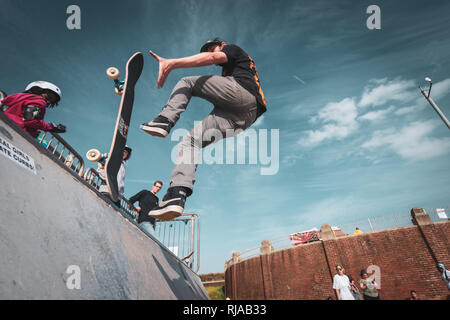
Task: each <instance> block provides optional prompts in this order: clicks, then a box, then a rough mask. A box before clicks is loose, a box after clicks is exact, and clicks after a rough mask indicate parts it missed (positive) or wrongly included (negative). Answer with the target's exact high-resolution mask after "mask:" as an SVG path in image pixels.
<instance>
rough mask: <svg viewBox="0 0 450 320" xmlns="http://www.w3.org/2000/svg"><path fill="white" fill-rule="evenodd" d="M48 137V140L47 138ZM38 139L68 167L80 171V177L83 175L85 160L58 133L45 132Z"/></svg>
mask: <svg viewBox="0 0 450 320" xmlns="http://www.w3.org/2000/svg"><path fill="white" fill-rule="evenodd" d="M46 138H47V139H48V140H46ZM37 141H38V142H39V143H40V144H41V145H42V146H43V147H44V148H45V149H47V150H48V151H50V152H51V153H53V154H54V155H55V156H56V158H57V159H59V160H60V161H61V162H63V163H64V164H65V165H66V166H67V167H69V168H70V169H72V170H73V171H75V172H76V173H78V175H79V176H80V177H83V170H84V160H83V158H82V157H81V156H80V155H79V154H78V152H76V151H75V149H73V148H72V146H71V145H70V144H69V143H67V142H66V141H65V140H64V139H63V138H61V137H60V136H59V135H58V134H57V133H50V132H48V131H47V132H44V133H41V134H40V135H39V136H38V137H37Z"/></svg>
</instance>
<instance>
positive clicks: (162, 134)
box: [140, 125, 169, 138]
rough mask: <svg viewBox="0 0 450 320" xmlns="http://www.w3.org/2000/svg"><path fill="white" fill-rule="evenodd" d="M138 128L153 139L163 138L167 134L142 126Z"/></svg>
mask: <svg viewBox="0 0 450 320" xmlns="http://www.w3.org/2000/svg"><path fill="white" fill-rule="evenodd" d="M140 128H141V129H142V130H144V131H145V132H147V133H148V134H150V135H152V136H155V137H161V138H165V137H167V135H168V134H169V133H168V132H167V131H166V130H164V129H161V128H155V127H149V126H144V125H141V126H140Z"/></svg>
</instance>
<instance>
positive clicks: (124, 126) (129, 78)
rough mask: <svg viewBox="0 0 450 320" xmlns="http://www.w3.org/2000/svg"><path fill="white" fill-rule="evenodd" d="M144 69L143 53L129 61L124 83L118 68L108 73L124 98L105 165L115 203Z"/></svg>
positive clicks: (107, 180) (110, 191) (109, 69)
mask: <svg viewBox="0 0 450 320" xmlns="http://www.w3.org/2000/svg"><path fill="white" fill-rule="evenodd" d="M143 67H144V56H143V55H142V53H141V52H136V53H135V54H133V55H132V56H131V57H130V59H128V62H127V65H126V73H125V80H124V81H120V80H118V79H119V76H120V73H119V70H118V69H117V68H114V67H111V68H108V69H107V71H106V74H107V75H108V77H109V78H110V79H113V80H114V89H115V91H116V93H117V94H118V95H120V96H121V97H122V98H121V100H120V106H119V112H118V114H117V120H116V126H115V129H114V135H113V139H112V143H111V149H110V151H109V153H108V154H109V156H108V158H107V159H106V163H105V180H106V184H107V186H108V191H109V194H110V196H111V199H112V200H113V201H118V200H119V188H118V185H117V173H118V172H119V169H120V165H121V164H122V159H123V150H124V148H125V145H126V142H127V136H128V126H129V125H130V120H131V112H132V111H133V102H134V86H135V85H136V82H137V81H138V79H139V77H140V76H141V73H142V68H143Z"/></svg>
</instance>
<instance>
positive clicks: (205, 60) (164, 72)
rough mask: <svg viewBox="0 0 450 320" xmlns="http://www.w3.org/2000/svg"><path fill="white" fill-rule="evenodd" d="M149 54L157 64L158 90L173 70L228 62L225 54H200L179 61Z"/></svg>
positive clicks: (152, 53)
mask: <svg viewBox="0 0 450 320" xmlns="http://www.w3.org/2000/svg"><path fill="white" fill-rule="evenodd" d="M150 54H151V55H152V57H154V58H155V59H156V60H158V62H159V72H158V88H162V87H163V86H164V83H165V82H166V79H167V76H168V75H169V73H170V71H172V70H173V69H179V68H195V67H203V66H209V65H213V64H222V63H226V62H227V61H228V59H227V56H226V54H225V53H223V52H202V53H199V54H196V55H193V56H190V57H184V58H179V59H165V58H162V57H160V56H158V55H157V54H156V53H154V52H152V51H150Z"/></svg>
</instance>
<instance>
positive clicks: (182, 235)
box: [155, 213, 200, 272]
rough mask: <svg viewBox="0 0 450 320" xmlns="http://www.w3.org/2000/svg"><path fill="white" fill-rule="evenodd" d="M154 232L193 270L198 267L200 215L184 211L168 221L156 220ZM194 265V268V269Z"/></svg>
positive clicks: (196, 270)
mask: <svg viewBox="0 0 450 320" xmlns="http://www.w3.org/2000/svg"><path fill="white" fill-rule="evenodd" d="M155 234H156V235H157V237H158V239H159V240H160V241H161V242H162V243H163V244H164V245H165V246H166V247H167V248H168V249H169V250H170V251H172V252H173V253H174V254H175V255H176V256H177V257H178V258H180V259H181V260H182V261H183V262H184V263H186V264H187V265H188V266H189V267H190V268H191V269H193V270H194V271H195V272H198V270H199V268H200V216H199V215H198V214H196V213H185V214H183V215H182V216H180V217H178V218H175V219H173V220H170V221H159V220H157V221H156V229H155ZM194 266H195V269H194Z"/></svg>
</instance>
